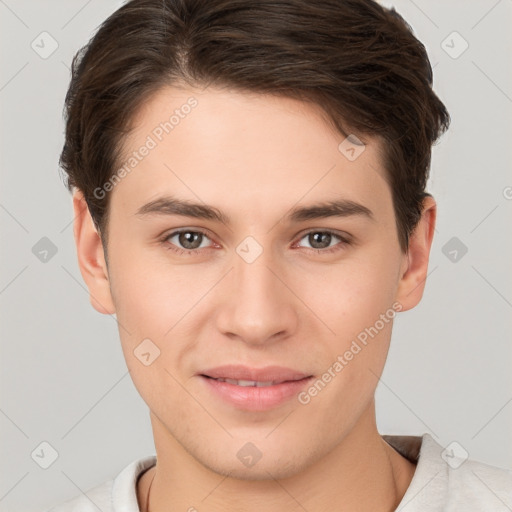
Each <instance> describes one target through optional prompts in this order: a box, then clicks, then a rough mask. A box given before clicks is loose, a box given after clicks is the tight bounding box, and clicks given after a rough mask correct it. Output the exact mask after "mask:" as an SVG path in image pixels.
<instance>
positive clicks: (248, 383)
mask: <svg viewBox="0 0 512 512" xmlns="http://www.w3.org/2000/svg"><path fill="white" fill-rule="evenodd" d="M216 380H218V381H220V382H227V383H228V384H234V385H236V386H243V387H249V386H253V387H258V388H263V387H265V386H273V385H274V384H279V382H277V381H269V382H260V381H256V380H234V379H216Z"/></svg>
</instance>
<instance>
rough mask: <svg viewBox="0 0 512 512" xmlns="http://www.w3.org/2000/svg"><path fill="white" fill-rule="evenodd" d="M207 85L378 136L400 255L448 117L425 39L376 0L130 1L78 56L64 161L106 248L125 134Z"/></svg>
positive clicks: (69, 98)
mask: <svg viewBox="0 0 512 512" xmlns="http://www.w3.org/2000/svg"><path fill="white" fill-rule="evenodd" d="M179 83H181V84H187V85H190V86H200V87H204V86H207V85H210V84H213V85H214V86H219V87H228V88H233V89H235V90H239V91H241V92H244V91H247V92H257V93H267V94H277V95H282V96H285V97H290V98H294V99H299V100H301V101H307V102H312V103H314V104H316V105H318V106H320V107H321V109H322V111H323V112H325V114H326V119H327V120H328V121H329V122H331V123H332V126H333V127H334V128H335V129H337V130H338V131H339V132H340V133H341V134H343V135H344V136H345V137H346V136H347V135H348V134H350V133H353V134H356V135H357V136H358V137H360V138H361V140H363V141H364V134H368V135H370V136H372V135H375V136H378V137H379V138H380V140H381V141H382V145H381V149H382V158H383V165H384V169H385V171H386V180H387V182H388V184H389V186H390V188H391V191H392V197H393V205H394V211H395V216H396V225H397V231H398V239H399V241H400V247H401V249H402V251H403V252H405V251H406V250H407V248H408V244H409V236H410V233H411V232H412V231H413V229H414V228H415V226H416V225H417V223H418V221H419V219H420V217H421V213H422V204H421V203H422V200H423V198H424V197H425V196H426V195H429V194H428V193H427V192H425V188H426V183H427V179H428V175H429V170H430V161H431V146H432V144H434V142H435V141H436V140H437V139H438V137H439V136H440V135H441V133H443V132H444V131H445V130H446V129H447V128H448V126H449V124H450V116H449V114H448V112H447V110H446V108H445V106H444V105H443V103H442V102H441V101H440V100H439V98H438V97H437V96H436V94H435V93H434V92H433V90H432V68H431V65H430V62H429V59H428V56H427V52H426V50H425V47H424V45H423V44H422V43H421V42H420V41H418V39H416V37H415V36H414V35H413V33H412V29H411V27H410V26H409V25H408V24H407V23H406V22H405V21H404V19H403V18H402V17H401V16H400V15H399V14H398V13H397V12H396V11H395V10H394V9H393V8H391V9H387V8H384V7H383V6H381V5H379V4H378V3H377V2H375V1H373V0H315V1H314V2H312V1H311V0H259V1H257V2H255V1H254V0H131V1H128V2H127V3H126V4H125V5H123V6H122V7H121V8H119V9H118V10H117V11H116V12H114V13H113V14H112V15H111V16H110V17H109V18H107V19H106V20H105V21H104V22H103V23H102V25H101V26H100V27H99V29H98V31H97V32H96V34H95V35H94V36H93V37H92V38H91V40H90V41H89V42H88V43H87V44H86V45H85V46H84V47H83V48H81V49H80V50H79V51H78V52H77V53H76V55H75V56H74V58H73V63H72V77H71V82H70V85H69V89H68V92H67V94H66V99H65V120H66V132H65V143H64V147H63V150H62V154H61V157H60V165H61V167H62V168H63V169H64V171H65V172H66V173H67V187H68V189H69V190H72V188H73V187H77V188H78V189H79V190H81V191H82V192H83V194H84V197H85V200H86V202H87V205H88V208H89V211H90V213H91V216H92V218H93V220H94V223H95V225H96V228H97V229H98V230H99V231H100V233H101V235H102V240H103V243H104V246H105V249H106V245H105V244H106V240H107V219H108V203H109V201H108V199H109V197H110V194H108V195H106V196H105V197H101V198H98V197H97V195H98V194H95V193H94V190H96V189H97V188H98V187H102V185H103V184H104V183H106V182H108V181H109V179H111V177H112V175H113V174H114V172H115V171H116V169H118V167H119V166H120V149H121V145H122V142H123V140H124V139H123V138H124V137H125V136H126V135H127V134H128V133H129V131H130V122H131V120H133V118H134V116H135V114H136V112H137V110H138V109H139V108H140V107H141V105H142V104H143V103H145V102H146V101H147V100H148V99H149V97H150V96H151V95H152V94H154V93H156V92H157V91H158V90H159V89H161V88H162V87H164V86H172V85H173V84H179Z"/></svg>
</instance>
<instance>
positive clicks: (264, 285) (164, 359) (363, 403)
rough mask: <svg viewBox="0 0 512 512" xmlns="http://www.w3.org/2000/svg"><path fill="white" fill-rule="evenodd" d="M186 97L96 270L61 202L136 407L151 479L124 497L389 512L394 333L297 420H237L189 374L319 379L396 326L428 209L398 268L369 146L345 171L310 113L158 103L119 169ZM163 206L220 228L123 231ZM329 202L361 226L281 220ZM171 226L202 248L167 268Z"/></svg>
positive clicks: (266, 106)
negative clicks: (226, 371) (192, 235)
mask: <svg viewBox="0 0 512 512" xmlns="http://www.w3.org/2000/svg"><path fill="white" fill-rule="evenodd" d="M190 96H194V98H196V99H197V100H198V105H197V107H196V108H195V109H193V110H192V112H191V113H190V114H189V115H188V116H186V117H185V118H184V119H181V120H180V123H179V124H178V125H177V126H175V128H174V129H173V131H172V132H171V133H169V134H167V135H166V136H165V137H164V138H163V140H162V141H161V142H160V143H159V144H158V146H157V147H156V148H154V149H152V150H151V152H150V153H149V155H148V156H146V157H145V158H144V159H143V160H142V161H141V162H140V163H139V164H138V165H137V167H136V168H135V170H133V172H131V173H129V174H128V175H127V176H126V177H125V178H124V179H123V180H121V182H120V183H118V184H117V185H116V186H115V188H114V190H113V191H112V192H111V194H112V195H111V204H110V218H109V224H108V226H109V228H108V229H109V239H108V266H107V263H106V261H105V254H104V250H103V246H102V244H101V239H100V236H99V234H98V233H97V231H96V230H95V228H94V225H93V222H92V219H91V217H90V215H89V212H88V210H87V208H86V207H85V203H84V200H83V197H82V195H81V193H80V192H79V191H77V192H75V193H74V196H73V204H74V209H75V216H76V218H75V223H74V234H75V240H76V246H77V253H78V260H79V266H80V270H81V273H82V276H83V278H84V280H85V282H86V284H87V286H88V288H89V291H90V300H91V304H92V305H93V307H94V308H95V309H96V310H98V311H99V312H101V313H104V314H114V313H115V315H116V318H117V320H118V323H119V325H120V327H119V332H120V338H121V343H122V349H123V353H124V356H125V359H126V363H127V366H128V368H129V370H130V374H131V377H132V379H133V381H134V384H135V386H136V388H137V390H138V391H139V393H140V394H141V396H142V398H143V399H144V400H145V402H146V403H147V405H148V407H149V409H150V418H151V424H152V429H153V435H154V440H155V448H156V453H157V459H158V463H157V465H156V466H155V467H153V468H151V469H150V470H148V471H146V472H145V473H144V474H143V476H142V478H140V479H139V481H138V484H137V496H138V500H139V506H140V508H141V510H144V506H143V505H144V502H145V500H146V495H147V490H148V486H149V483H150V482H151V480H152V479H153V478H154V481H153V483H152V487H151V495H150V498H151V500H150V510H153V511H154V510H189V509H190V507H195V508H196V509H197V510H198V511H201V510H208V511H210V512H217V511H219V512H220V511H223V512H224V511H226V510H238V511H246V512H253V511H254V512H256V511H260V510H262V508H263V509H264V510H266V511H268V512H278V511H279V512H282V511H283V510H286V511H293V510H297V511H298V510H304V509H306V510H308V512H317V511H320V510H326V509H327V508H329V509H334V510H340V511H341V510H347V511H348V510H350V511H352V512H353V511H370V510H371V511H373V512H375V511H377V512H378V511H391V510H394V509H395V508H396V506H397V505H398V504H399V502H400V500H401V498H402V497H403V495H404V493H405V491H406V489H407V487H408V486H409V484H410V481H411V479H412V477H413V474H414V470H415V465H414V464H412V463H411V462H409V461H408V460H407V459H405V458H404V457H402V456H401V455H400V454H398V452H396V451H395V450H394V449H393V448H391V447H390V446H389V445H388V444H387V443H386V442H385V441H384V440H383V439H382V438H381V436H380V434H379V432H378V430H377V426H376V420H375V402H374V394H375V389H376V387H377V384H378V378H379V377H380V375H381V374H382V371H383V368H384V364H385V360H386V357H387V353H388V349H389V343H390V338H391V328H392V321H391V322H389V323H387V324H385V327H384V328H382V329H381V330H380V331H379V332H378V334H377V335H376V336H375V337H374V338H373V339H370V341H369V343H368V344H367V346H365V347H364V348H363V349H362V350H361V351H360V352H359V353H358V354H357V356H355V357H354V358H353V359H352V360H351V361H350V362H349V363H348V364H347V365H346V366H345V367H344V368H343V370H342V371H341V372H339V373H338V374H337V375H336V377H335V378H333V379H332V380H331V382H329V383H328V385H327V386H325V388H324V389H323V390H322V391H321V392H320V393H318V395H317V396H315V397H313V398H312V399H311V401H310V402H309V403H308V404H306V405H303V404H301V403H300V402H299V401H298V400H296V399H291V400H289V401H287V402H285V403H284V404H283V405H280V406H278V407H276V408H274V409H271V410H267V411H264V412H254V411H248V410H243V408H242V409H241V408H236V407H234V406H232V405H230V404H228V403H226V402H224V401H222V400H221V399H220V398H218V397H217V396H215V395H212V394H211V393H210V392H209V390H208V389H206V386H204V383H203V382H202V381H201V380H200V378H199V377H197V376H196V374H197V372H200V371H201V370H205V369H207V368H211V367H213V366H219V365H222V364H228V363H239V364H246V365H247V366H254V367H259V368H261V367H263V366H267V365H273V364H275V365H282V366H286V367H290V368H293V369H297V370H299V371H303V372H304V373H306V374H312V375H315V376H321V375H322V374H323V373H324V372H325V371H326V370H327V369H328V368H329V367H332V365H333V363H334V362H335V361H336V358H337V356H338V355H340V354H343V353H344V352H345V351H346V350H348V349H349V347H350V345H351V343H352V341H353V340H354V339H356V336H357V335H358V333H360V332H362V331H364V329H365V328H368V327H369V326H372V325H374V324H375V322H376V320H378V319H379V315H380V314H382V313H385V312H386V311H388V310H390V308H391V307H392V304H393V303H394V302H395V301H398V302H399V303H400V305H401V308H402V311H406V310H409V309H411V308H413V307H414V306H416V305H417V304H418V303H419V301H420V300H421V297H422V294H423V290H424V286H425V279H426V275H427V267H428V258H429V252H430V247H431V243H432V237H433V232H434V226H435V219H436V203H435V201H434V199H433V198H432V197H427V198H426V199H425V201H424V209H423V215H422V218H421V220H420V222H419V224H418V226H417V227H416V229H415V230H414V232H413V234H412V236H411V238H410V242H409V248H408V251H407V253H405V254H404V253H402V252H401V250H400V247H399V243H398V236H397V230H396V224H395V216H394V212H393V204H392V198H391V190H390V188H389V186H388V185H387V183H386V181H385V180H384V169H383V168H382V165H381V163H380V162H381V157H380V152H379V149H380V146H379V144H380V142H379V140H380V139H376V138H373V139H370V138H366V139H365V140H366V146H365V150H364V151H363V153H362V154H361V155H360V156H359V157H358V158H357V159H356V160H354V161H349V160H348V159H347V158H346V157H345V156H344V155H343V154H342V153H341V152H340V151H339V150H338V145H339V144H340V142H342V141H343V139H344V136H343V135H340V134H339V133H337V132H335V131H334V130H333V129H332V128H331V127H330V126H329V125H328V124H327V122H326V120H325V118H324V117H323V116H322V113H321V111H320V110H319V108H317V107H316V106H314V105H310V104H305V103H302V102H299V101H297V100H293V99H289V98H280V97H276V96H268V95H256V94H254V95H252V94H247V93H241V92H234V91H228V90H221V89H213V88H206V89H192V88H189V89H181V88H177V87H173V88H171V87H167V88H164V89H161V90H160V91H159V92H158V93H157V94H156V95H155V96H153V97H152V98H151V99H150V100H149V101H147V102H145V104H144V107H143V109H141V110H140V111H139V112H138V113H137V116H136V117H135V119H134V121H135V122H134V126H135V129H134V130H133V132H132V133H131V134H130V135H129V136H128V137H127V138H126V140H125V143H124V145H123V147H124V151H125V154H126V155H128V154H129V153H130V152H131V151H133V150H135V149H137V148H139V147H140V146H141V145H142V144H144V141H145V140H146V137H147V136H148V134H150V133H151V132H152V130H153V129H154V128H155V126H157V125H158V124H159V123H161V122H162V121H163V120H165V119H168V118H169V115H170V113H171V112H172V111H173V110H174V109H176V108H179V107H180V106H181V105H183V104H185V103H186V101H187V99H188V98H189V97H190ZM164 164H166V165H164ZM164 194H173V195H174V196H176V197H179V198H180V199H186V200H190V201H197V202H204V203H206V204H208V205H213V206H215V207H216V208H218V209H219V210H221V211H222V212H223V213H225V214H226V215H229V217H230V218H231V221H232V222H231V224H230V225H229V226H225V225H223V224H222V223H220V222H218V221H216V220H205V219H195V218H189V217H181V216H178V215H147V216H139V215H136V212H137V210H138V209H139V208H140V207H141V206H142V205H144V204H146V203H148V202H149V201H152V200H154V199H156V198H157V197H160V196H161V195H164ZM340 197H343V198H347V199H351V200H353V201H356V202H358V203H360V204H363V205H364V206H366V207H368V208H370V209H371V210H372V212H373V216H374V220H371V219H367V218H365V217H364V216H362V215H351V216H347V217H331V218H325V219H314V220H306V221H302V222H300V223H295V224H292V223H290V222H288V221H286V220H285V216H286V214H287V213H288V212H289V210H290V209H291V208H293V207H296V206H306V205H310V204H312V203H316V202H320V201H326V200H333V199H338V198H340ZM179 228H190V230H191V231H194V230H198V229H202V230H206V231H207V232H208V233H209V235H208V236H206V237H203V238H202V241H198V243H197V246H199V244H200V248H199V249H193V250H196V251H198V252H197V253H196V254H192V255H183V254H178V253H176V252H173V250H172V247H174V248H182V249H184V248H189V247H190V245H189V246H186V245H185V246H184V245H180V239H179V237H178V236H174V237H172V239H168V240H167V241H163V240H162V236H164V235H170V234H172V232H173V230H176V229H179ZM325 230H334V231H335V232H337V233H340V234H343V233H344V234H349V235H350V236H351V240H352V243H351V244H350V245H348V244H342V243H341V240H340V239H338V238H336V237H335V236H333V237H332V239H331V242H330V243H329V242H327V243H326V245H328V248H334V247H337V250H336V251H335V252H331V253H325V254H318V253H315V252H314V251H313V250H312V247H317V248H319V247H320V248H321V247H325V245H324V246H321V245H318V242H317V245H314V244H315V239H314V238H312V237H308V236H307V234H308V233H310V232H311V231H313V232H319V231H320V232H323V231H325ZM247 236H252V237H253V238H254V239H255V240H257V242H258V243H259V244H260V246H261V247H262V249H263V252H262V253H261V254H260V256H259V257H258V258H257V259H256V260H255V261H254V262H252V263H250V264H249V263H247V261H245V260H244V259H243V258H241V257H240V256H239V254H238V253H237V252H236V248H237V246H238V245H239V244H240V242H241V241H242V240H244V238H245V237H247ZM181 242H182V244H183V242H184V240H183V239H181ZM185 243H186V241H185ZM321 250H324V251H325V250H326V249H321ZM146 338H149V339H150V340H152V342H153V343H154V344H155V345H156V346H158V348H159V350H160V356H159V357H158V358H157V359H155V360H154V362H153V363H152V364H151V365H149V366H145V365H144V364H142V363H141V362H140V360H139V359H138V358H137V357H135V356H134V350H135V349H136V347H137V346H138V345H139V344H140V343H141V341H142V340H144V339H146ZM247 442H252V443H253V444H254V445H255V446H256V447H257V448H258V450H259V451H260V452H261V454H262V457H261V459H260V460H259V461H258V462H257V463H256V464H255V465H253V466H252V467H246V466H244V465H243V464H242V463H241V462H240V460H239V459H238V458H237V456H236V454H237V452H238V450H239V449H240V448H241V447H242V446H244V445H245V444H246V443H247ZM203 500H204V501H203ZM333 504H334V505H333Z"/></svg>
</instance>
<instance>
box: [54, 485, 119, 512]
mask: <svg viewBox="0 0 512 512" xmlns="http://www.w3.org/2000/svg"><path fill="white" fill-rule="evenodd" d="M113 483H114V480H113V479H111V480H108V481H107V482H104V483H102V484H100V485H97V486H96V487H93V488H92V489H90V490H88V491H87V492H86V493H84V494H80V495H79V496H75V497H74V498H71V499H69V500H67V501H65V502H63V503H60V504H59V505H56V506H55V507H52V508H50V509H48V510H45V512H98V510H101V512H111V511H112V510H113V509H112V500H111V496H112V486H113Z"/></svg>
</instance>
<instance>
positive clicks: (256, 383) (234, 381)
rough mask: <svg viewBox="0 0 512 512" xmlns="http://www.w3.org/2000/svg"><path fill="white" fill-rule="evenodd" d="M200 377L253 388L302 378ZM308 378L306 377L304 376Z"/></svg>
mask: <svg viewBox="0 0 512 512" xmlns="http://www.w3.org/2000/svg"><path fill="white" fill-rule="evenodd" d="M201 377H206V378H207V379H213V380H216V381H218V382H227V383H228V384H233V385H234V386H242V387H255V388H265V387H268V386H275V385H277V384H283V383H284V382H297V381H299V380H303V379H296V380H270V381H262V380H237V379H223V378H214V377H210V376H209V375H203V374H201ZM304 378H308V377H304Z"/></svg>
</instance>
